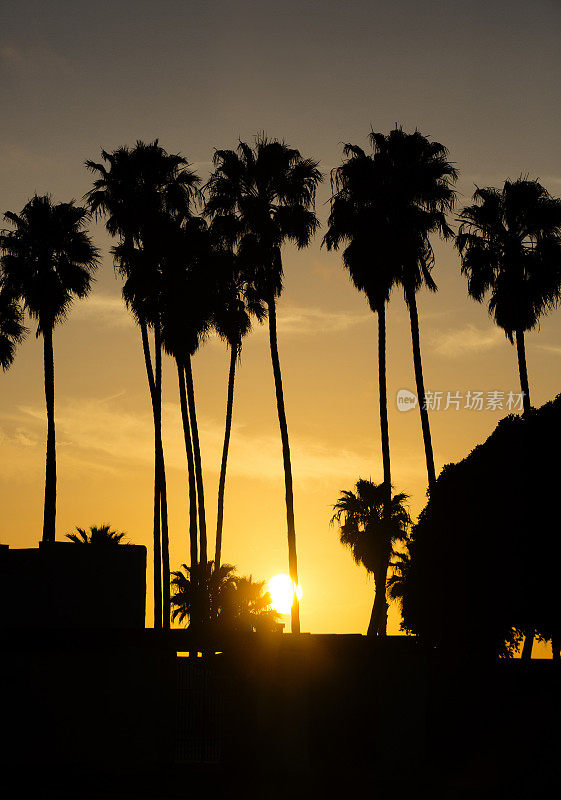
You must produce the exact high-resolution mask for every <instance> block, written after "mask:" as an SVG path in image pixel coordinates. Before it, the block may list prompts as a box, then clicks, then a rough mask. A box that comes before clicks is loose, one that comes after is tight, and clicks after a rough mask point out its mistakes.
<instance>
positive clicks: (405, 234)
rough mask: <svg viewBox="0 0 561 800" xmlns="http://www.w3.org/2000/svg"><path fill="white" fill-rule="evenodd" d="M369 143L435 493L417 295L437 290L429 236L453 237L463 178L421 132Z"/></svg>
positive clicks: (377, 136)
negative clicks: (457, 185)
mask: <svg viewBox="0 0 561 800" xmlns="http://www.w3.org/2000/svg"><path fill="white" fill-rule="evenodd" d="M370 142H371V144H372V147H373V149H374V154H375V161H376V165H377V175H378V180H379V181H380V187H379V191H380V194H382V193H383V194H384V204H383V207H384V211H382V212H381V213H382V215H383V217H384V221H385V226H386V232H387V233H388V235H389V237H390V240H389V241H388V244H387V245H385V246H384V247H383V250H384V252H385V253H386V254H387V255H388V256H390V254H391V250H393V253H394V254H393V258H392V261H393V262H395V263H398V264H399V265H400V273H401V274H400V283H401V285H402V286H403V290H404V294H405V302H406V304H407V308H408V309H409V318H410V325H411V342H412V348H413V366H414V370H415V382H416V387H417V396H418V398H419V411H420V415H421V429H422V433H423V442H424V446H425V457H426V462H427V475H428V484H429V491H430V490H431V489H432V488H433V487H434V484H435V482H436V472H435V468H434V455H433V449H432V440H431V433H430V424H429V416H428V409H427V407H426V404H425V402H424V399H425V386H424V380H423V365H422V360H421V345H420V336H419V316H418V311H417V299H416V294H417V292H418V291H419V289H421V288H422V287H423V286H426V287H427V288H428V289H429V290H430V291H433V292H434V291H436V288H437V287H436V284H435V282H434V280H433V279H432V276H431V269H432V267H433V265H434V253H433V250H432V246H431V243H430V236H431V234H434V233H438V234H439V235H440V236H441V237H442V238H444V239H447V238H449V237H450V236H452V235H453V234H452V229H451V228H450V227H449V225H448V223H447V222H446V212H448V211H450V210H451V209H452V208H453V205H454V199H455V191H454V189H453V188H452V184H453V183H454V181H456V179H457V177H458V175H457V171H456V169H455V168H454V167H453V165H452V164H451V163H450V162H449V161H448V151H447V149H446V148H445V147H444V146H443V145H442V144H440V143H439V142H431V141H429V140H428V139H427V138H426V137H425V136H423V135H422V134H421V133H419V131H415V132H414V133H410V134H408V133H405V132H404V131H403V130H402V128H399V127H396V128H394V129H393V130H392V131H390V133H389V134H387V135H384V134H383V133H374V132H372V133H371V134H370ZM381 224H382V223H381Z"/></svg>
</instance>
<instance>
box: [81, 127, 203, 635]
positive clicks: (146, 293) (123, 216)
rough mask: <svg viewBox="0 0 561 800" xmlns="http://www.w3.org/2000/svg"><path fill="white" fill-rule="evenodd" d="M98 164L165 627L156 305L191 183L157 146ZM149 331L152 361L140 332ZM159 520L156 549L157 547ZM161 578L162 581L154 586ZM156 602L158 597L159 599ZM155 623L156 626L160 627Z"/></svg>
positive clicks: (97, 186) (93, 203) (93, 200)
mask: <svg viewBox="0 0 561 800" xmlns="http://www.w3.org/2000/svg"><path fill="white" fill-rule="evenodd" d="M101 154H102V158H103V162H104V163H97V162H94V161H87V162H86V166H87V167H88V169H89V170H90V171H91V172H93V173H94V174H97V175H98V177H97V178H96V179H95V180H94V185H93V188H92V189H91V190H90V191H89V192H88V194H87V195H86V198H87V201H88V203H89V206H90V209H91V211H92V212H93V213H94V214H95V215H96V216H105V217H106V223H105V225H106V228H107V230H108V232H109V233H110V234H111V235H112V236H116V237H119V244H118V246H117V248H115V250H114V252H115V258H116V265H117V268H118V270H119V272H120V273H121V274H122V275H123V277H124V278H125V286H127V283H128V289H127V293H126V298H125V299H126V301H127V304H128V305H129V307H130V308H131V310H132V311H133V314H134V316H135V319H136V321H137V322H138V324H139V327H140V332H141V338H142V348H143V353H144V361H145V366H146V374H147V378H148V387H149V391H150V399H151V403H152V413H153V418H154V627H156V628H161V627H162V624H163V625H164V627H165V628H166V629H167V628H169V623H170V612H171V606H170V595H169V574H170V573H169V535H168V521H167V488H166V478H165V463H164V452H163V444H162V342H161V338H162V331H161V321H160V314H161V309H160V308H159V306H158V302H157V301H158V298H159V282H160V266H161V261H162V245H163V236H162V226H163V225H165V222H166V220H167V219H168V218H169V217H170V216H172V217H174V218H177V219H183V218H185V217H188V216H189V215H190V212H191V205H192V202H193V200H194V198H195V197H196V195H197V186H198V183H199V178H198V176H197V175H195V173H194V172H192V171H191V170H189V169H188V163H187V161H186V160H185V159H184V158H183V157H182V156H179V155H172V154H169V153H167V152H166V151H165V150H164V149H163V148H162V147H160V145H159V144H158V140H155V141H154V142H151V143H149V144H145V143H144V142H141V141H137V143H136V145H135V147H133V148H128V147H120V148H118V149H117V150H115V151H113V152H112V153H108V152H106V151H105V150H102V152H101ZM149 328H151V329H152V330H153V332H154V360H153V361H152V355H151V352H150V343H149V336H148V330H149ZM160 520H161V543H160ZM162 573H163V576H164V579H163V582H162ZM162 595H163V596H162ZM162 620H163V623H162Z"/></svg>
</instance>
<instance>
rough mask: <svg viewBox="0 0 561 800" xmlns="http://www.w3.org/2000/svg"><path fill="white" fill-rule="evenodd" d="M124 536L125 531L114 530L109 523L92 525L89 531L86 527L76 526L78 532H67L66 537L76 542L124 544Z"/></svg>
mask: <svg viewBox="0 0 561 800" xmlns="http://www.w3.org/2000/svg"><path fill="white" fill-rule="evenodd" d="M124 536H125V534H124V532H121V533H119V532H117V531H112V530H111V528H110V526H109V525H92V526H91V527H90V532H89V533H88V532H87V531H86V530H84V528H78V527H76V533H67V534H66V538H67V539H69V540H70V541H71V542H74V544H95V545H97V546H107V545H109V546H115V545H118V544H122V539H123V538H124Z"/></svg>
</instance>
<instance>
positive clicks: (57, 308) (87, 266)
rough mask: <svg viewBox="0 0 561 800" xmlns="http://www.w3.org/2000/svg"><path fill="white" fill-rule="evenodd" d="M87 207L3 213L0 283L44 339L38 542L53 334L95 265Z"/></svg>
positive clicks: (35, 203) (51, 532)
mask: <svg viewBox="0 0 561 800" xmlns="http://www.w3.org/2000/svg"><path fill="white" fill-rule="evenodd" d="M87 218H88V213H87V211H86V209H84V208H82V207H81V206H77V205H75V203H74V201H71V202H70V203H53V201H52V199H51V197H50V196H49V195H45V196H43V197H38V196H37V195H35V196H34V197H33V198H32V199H31V200H30V201H29V202H28V203H27V204H26V205H25V206H24V208H23V209H22V211H21V212H20V214H15V213H13V212H11V211H8V212H6V214H5V215H4V219H5V220H6V221H7V222H9V223H11V225H12V229H11V230H5V231H4V232H3V233H2V235H1V236H0V247H1V248H2V250H3V252H4V255H3V256H2V271H3V283H4V286H5V287H6V289H7V292H8V294H9V295H11V296H12V297H13V298H19V299H21V301H22V302H23V305H24V308H25V309H27V311H28V312H29V314H30V316H31V318H32V319H36V320H37V322H38V325H37V336H39V335H42V336H43V359H44V373H45V400H46V406H47V454H46V468H45V505H44V516H43V541H44V542H52V541H54V539H55V521H56V438H55V394H54V393H55V372H54V354H53V330H54V327H55V325H56V324H57V323H58V322H61V321H62V320H64V319H65V318H66V316H67V314H68V311H69V308H70V306H71V304H72V300H73V299H74V298H75V297H78V298H83V297H86V295H87V294H88V292H89V291H90V287H91V283H92V275H93V272H94V270H95V268H96V267H97V262H98V251H97V249H96V248H95V247H94V246H93V244H92V241H91V239H90V237H89V236H88V234H87V232H86V230H85V229H84V226H85V223H86V220H87Z"/></svg>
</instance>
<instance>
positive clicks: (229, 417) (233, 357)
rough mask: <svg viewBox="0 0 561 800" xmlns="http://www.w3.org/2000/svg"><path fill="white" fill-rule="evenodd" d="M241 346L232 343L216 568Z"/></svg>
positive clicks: (220, 485)
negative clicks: (235, 383)
mask: <svg viewBox="0 0 561 800" xmlns="http://www.w3.org/2000/svg"><path fill="white" fill-rule="evenodd" d="M238 352H239V348H238V346H237V345H234V346H233V345H230V372H229V373H228V398H227V400H226V427H225V430H224V447H223V448H222V463H221V465H220V480H219V482H218V512H217V515H216V547H215V550H214V569H218V567H219V566H220V558H221V555H222V522H223V519H224V489H225V486H226V464H227V461H228V447H229V446H230V431H231V429H232V409H233V406H234V379H235V376H236V360H237V357H238Z"/></svg>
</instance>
